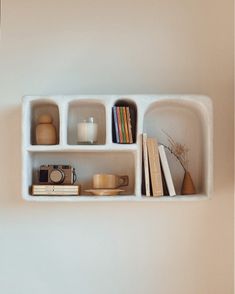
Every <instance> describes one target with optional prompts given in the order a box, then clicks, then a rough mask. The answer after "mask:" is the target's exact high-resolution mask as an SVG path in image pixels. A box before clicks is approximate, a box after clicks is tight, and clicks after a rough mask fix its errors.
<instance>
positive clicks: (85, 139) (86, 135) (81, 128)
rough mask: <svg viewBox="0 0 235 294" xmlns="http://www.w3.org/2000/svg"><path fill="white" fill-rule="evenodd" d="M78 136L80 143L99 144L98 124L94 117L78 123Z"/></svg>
mask: <svg viewBox="0 0 235 294" xmlns="http://www.w3.org/2000/svg"><path fill="white" fill-rule="evenodd" d="M77 136H78V144H80V145H92V144H97V136H98V124H97V123H96V122H95V121H94V117H89V118H88V119H85V120H83V122H80V123H78V124H77Z"/></svg>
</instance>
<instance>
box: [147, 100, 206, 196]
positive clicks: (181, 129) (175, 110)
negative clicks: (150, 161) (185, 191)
mask: <svg viewBox="0 0 235 294" xmlns="http://www.w3.org/2000/svg"><path fill="white" fill-rule="evenodd" d="M204 110H205V109H204V108H203V107H200V104H199V103H197V101H183V100H180V99H178V100H172V99H165V100H160V101H155V102H153V103H151V104H150V105H149V107H148V109H147V111H146V112H145V114H144V125H143V130H144V132H145V133H147V135H148V137H153V138H156V139H157V141H158V144H163V145H165V146H168V147H170V142H169V139H170V138H171V139H172V140H174V142H175V143H177V144H178V143H179V144H181V145H183V146H185V148H187V149H188V170H189V172H190V174H191V176H192V179H193V182H194V185H195V187H196V192H197V194H206V195H208V194H209V190H210V186H211V185H210V176H209V165H210V164H211V162H210V154H209V147H208V146H209V144H210V142H209V140H210V138H209V136H208V134H209V127H210V126H209V124H208V121H207V114H206V112H205V111H204ZM166 155H167V158H168V162H169V166H170V170H171V174H172V178H173V182H174V185H175V189H176V194H177V195H180V194H181V185H182V181H183V177H184V169H183V168H182V166H181V165H180V163H179V161H178V160H177V159H176V158H175V156H174V155H172V154H171V152H170V151H169V150H167V149H166Z"/></svg>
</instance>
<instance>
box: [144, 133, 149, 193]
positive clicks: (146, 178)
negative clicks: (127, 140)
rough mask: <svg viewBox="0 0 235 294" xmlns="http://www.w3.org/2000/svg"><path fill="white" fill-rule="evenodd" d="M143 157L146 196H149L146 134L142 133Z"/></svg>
mask: <svg viewBox="0 0 235 294" xmlns="http://www.w3.org/2000/svg"><path fill="white" fill-rule="evenodd" d="M142 137H143V158H144V179H145V192H146V196H150V182H149V162H148V149H147V134H146V133H143V136H142Z"/></svg>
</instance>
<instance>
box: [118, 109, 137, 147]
mask: <svg viewBox="0 0 235 294" xmlns="http://www.w3.org/2000/svg"><path fill="white" fill-rule="evenodd" d="M113 121H114V136H115V138H116V140H115V142H116V143H121V144H123V143H124V144H125V143H126V144H132V143H134V132H133V131H134V128H133V124H134V123H135V122H134V118H133V117H132V115H131V110H130V107H129V106H113Z"/></svg>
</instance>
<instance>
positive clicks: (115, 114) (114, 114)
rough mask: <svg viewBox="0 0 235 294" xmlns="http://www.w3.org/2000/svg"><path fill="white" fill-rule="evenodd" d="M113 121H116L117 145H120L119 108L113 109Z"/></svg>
mask: <svg viewBox="0 0 235 294" xmlns="http://www.w3.org/2000/svg"><path fill="white" fill-rule="evenodd" d="M113 119H114V127H115V135H116V142H117V143H120V139H119V132H118V118H117V107H116V106H114V107H113Z"/></svg>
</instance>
